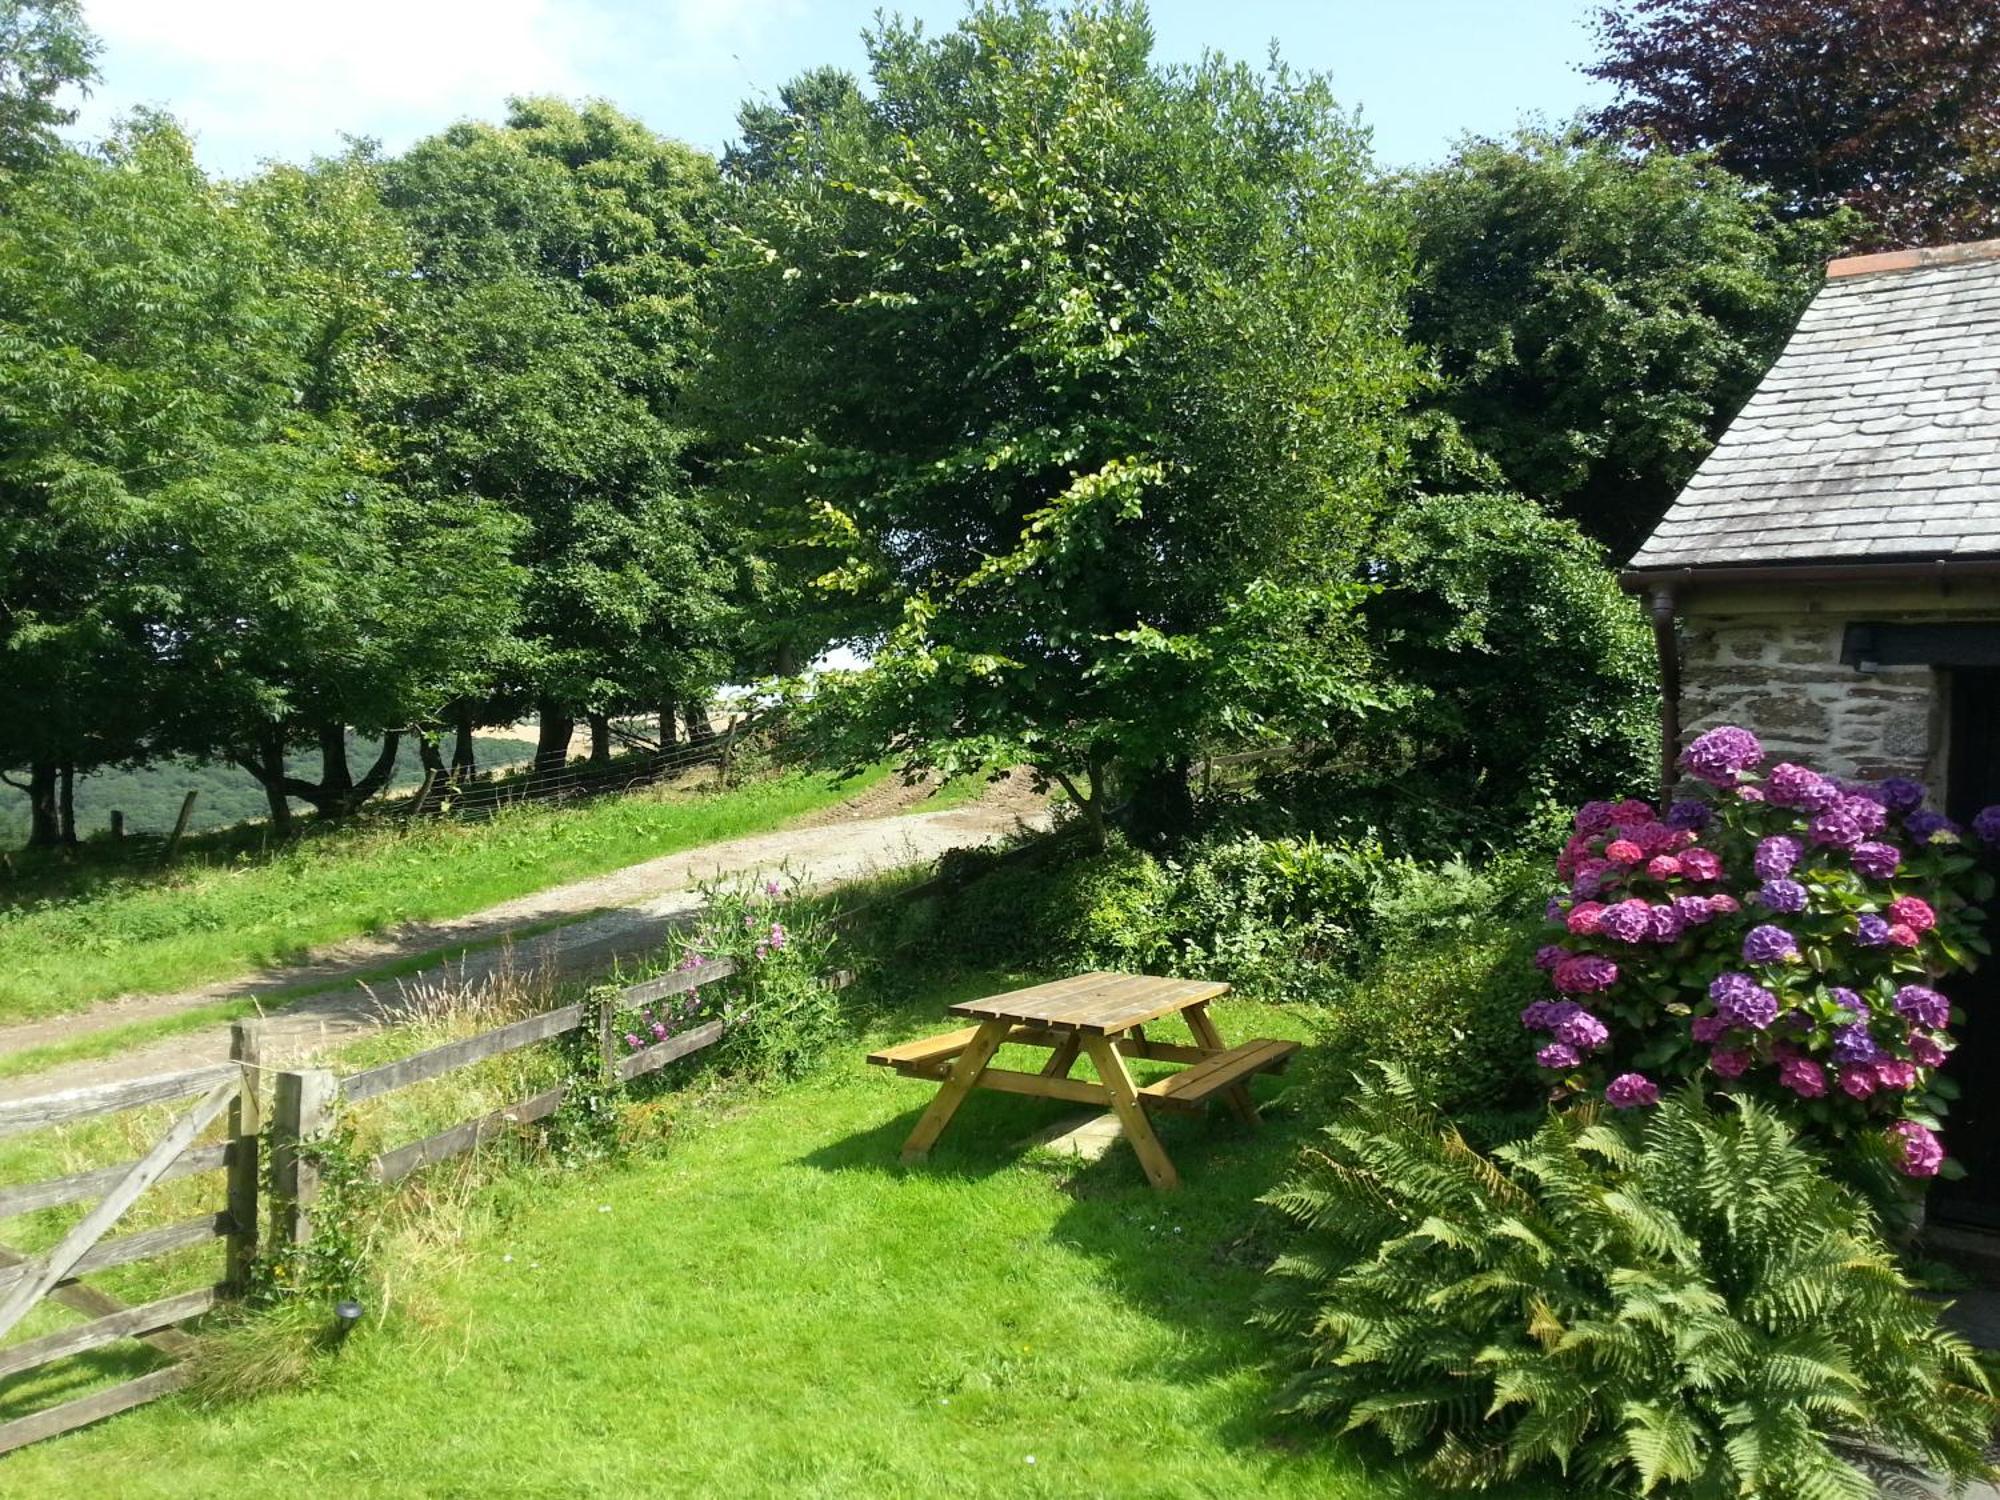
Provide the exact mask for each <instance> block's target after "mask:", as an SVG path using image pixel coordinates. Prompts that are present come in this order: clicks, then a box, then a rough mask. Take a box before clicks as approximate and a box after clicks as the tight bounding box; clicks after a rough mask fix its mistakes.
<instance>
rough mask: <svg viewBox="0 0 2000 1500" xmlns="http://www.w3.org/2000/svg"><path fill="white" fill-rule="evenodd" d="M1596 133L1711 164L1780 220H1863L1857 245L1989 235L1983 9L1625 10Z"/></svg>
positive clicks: (1946, 0) (1997, 159)
mask: <svg viewBox="0 0 2000 1500" xmlns="http://www.w3.org/2000/svg"><path fill="white" fill-rule="evenodd" d="M1597 35H1598V41H1599V44H1600V46H1601V47H1602V48H1603V53H1604V55H1603V56H1602V57H1601V58H1600V59H1599V60H1598V62H1596V63H1595V64H1594V65H1593V66H1591V67H1590V68H1589V69H1587V71H1588V72H1589V73H1591V74H1592V75H1593V76H1595V77H1597V78H1602V79H1605V80H1606V81H1608V82H1611V83H1614V84H1616V85H1617V86H1618V97H1617V99H1616V100H1615V101H1614V102H1613V104H1612V105H1611V106H1610V107H1609V108H1608V109H1606V110H1605V111H1604V112H1603V113H1602V115H1601V116H1600V124H1601V126H1602V127H1603V128H1605V129H1607V130H1609V131H1612V132H1615V133H1619V134H1624V133H1627V132H1637V133H1638V134H1640V135H1641V136H1643V137H1645V138H1648V139H1650V140H1653V141H1656V142H1658V143H1659V144H1661V145H1663V146H1665V147H1666V148H1667V149H1668V150H1671V151H1713V152H1714V153H1715V154H1716V156H1717V158H1718V159H1719V160H1720V161H1721V162H1722V163H1723V164H1724V165H1725V166H1727V167H1729V168H1730V169H1731V170H1732V171H1735V172H1737V173H1739V174H1741V175H1742V176H1744V177H1747V178H1749V179H1750V180H1751V181H1753V182H1759V183H1764V184H1768V185H1769V186H1770V187H1771V188H1772V189H1774V190H1775V192H1776V194H1777V197H1778V201H1779V204H1780V205H1781V207H1782V209H1783V210H1784V212H1786V213H1787V214H1790V215H1794V216H1800V215H1807V216H1810V215H1823V214H1825V213H1827V212H1829V211H1830V210H1831V209H1833V208H1834V207H1835V206H1837V205H1840V204H1845V205H1847V206H1848V207H1850V208H1852V209H1854V210H1855V211H1856V213H1857V214H1858V215H1859V219H1858V220H1857V221H1856V224H1855V228H1854V235H1853V243H1854V244H1855V245H1856V246H1858V247H1862V248H1869V249H1879V248H1893V247H1896V246H1902V245H1927V244H1941V243H1945V242H1948V241H1953V240H1970V239H1984V238H1987V237H1989V236H1993V235H2000V11H1996V10H1995V8H1994V6H1993V3H1992V0H1621V3H1619V4H1616V5H1607V6H1604V7H1603V8H1602V9H1600V11H1599V12H1598V22H1597Z"/></svg>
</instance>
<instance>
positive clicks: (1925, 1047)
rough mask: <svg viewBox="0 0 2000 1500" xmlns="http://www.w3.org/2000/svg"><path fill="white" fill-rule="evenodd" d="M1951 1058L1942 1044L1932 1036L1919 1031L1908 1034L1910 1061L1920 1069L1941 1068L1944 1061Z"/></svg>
mask: <svg viewBox="0 0 2000 1500" xmlns="http://www.w3.org/2000/svg"><path fill="white" fill-rule="evenodd" d="M1949 1056H1951V1054H1950V1053H1949V1052H1947V1051H1946V1050H1945V1049H1944V1046H1943V1044H1942V1043H1940V1042H1939V1041H1938V1039H1937V1038H1936V1037H1934V1036H1926V1035H1925V1034H1924V1033H1923V1032H1921V1031H1913V1032H1911V1033H1910V1061H1911V1062H1913V1063H1915V1064H1916V1065H1917V1066H1918V1067H1920V1068H1941V1067H1943V1066H1944V1060H1945V1059H1946V1058H1947V1057H1949Z"/></svg>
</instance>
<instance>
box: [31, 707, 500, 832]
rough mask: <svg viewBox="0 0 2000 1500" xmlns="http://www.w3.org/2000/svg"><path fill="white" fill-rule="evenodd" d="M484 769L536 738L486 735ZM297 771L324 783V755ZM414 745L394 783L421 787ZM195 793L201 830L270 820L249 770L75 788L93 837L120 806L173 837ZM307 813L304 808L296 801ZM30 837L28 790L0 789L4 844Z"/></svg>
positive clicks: (79, 813)
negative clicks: (185, 802) (321, 767)
mask: <svg viewBox="0 0 2000 1500" xmlns="http://www.w3.org/2000/svg"><path fill="white" fill-rule="evenodd" d="M380 743H381V742H380V741H378V740H356V741H355V742H354V743H353V745H352V746H351V747H350V748H349V751H348V758H349V761H350V763H351V764H352V765H353V767H354V774H355V775H357V776H359V775H360V774H361V773H362V771H363V770H365V769H366V768H367V767H368V766H369V765H370V764H371V763H372V762H373V761H374V758H375V752H376V750H377V749H378V748H379V746H380ZM474 745H475V747H476V751H477V754H478V757H479V765H480V768H481V769H482V770H485V769H490V768H492V767H496V766H506V765H514V764H517V763H519V762H521V761H524V760H527V759H528V758H529V757H531V756H532V755H533V754H534V753H535V746H534V742H533V741H532V740H521V739H512V738H506V737H502V736H497V735H494V736H488V735H480V736H478V737H476V739H475V740H474ZM291 765H292V770H293V772H294V774H296V775H299V776H303V777H307V778H309V779H317V778H318V776H319V755H318V753H317V752H312V751H307V752H301V753H299V754H297V755H294V756H293V757H292V760H291ZM423 779H424V778H423V770H422V767H421V766H420V765H419V763H418V761H417V750H416V746H415V745H414V744H411V743H409V742H407V741H406V742H405V743H404V746H403V752H402V756H401V758H400V759H399V760H398V761H397V764H396V780H395V785H396V786H399V787H407V788H411V789H414V788H415V787H416V785H417V784H418V783H419V782H420V781H422V780H423ZM190 791H197V792H199V793H200V794H201V795H200V796H198V797H197V798H195V804H194V820H193V823H192V826H193V827H194V828H196V829H203V828H221V827H223V826H225V825H226V824H230V823H244V822H248V821H250V820H251V819H253V818H257V819H261V818H262V817H263V816H264V815H265V811H266V807H265V802H264V789H263V788H262V787H261V786H259V785H258V784H257V783H256V782H255V781H253V780H251V778H250V776H249V775H248V773H246V772H243V771H239V770H237V769H236V767H234V766H201V765H195V764H193V763H192V762H189V761H181V760H171V761H163V762H161V763H160V764H159V765H155V766H143V767H140V768H139V769H137V770H131V771H102V772H99V773H98V774H97V775H94V776H83V777H79V778H78V779H77V783H76V831H77V834H78V836H79V837H82V838H88V837H90V835H91V834H93V833H99V832H102V831H103V830H104V829H105V828H107V827H109V826H110V823H111V812H112V809H113V808H116V809H118V810H119V811H120V812H123V813H124V814H125V827H126V830H127V831H128V832H130V833H161V834H164V833H167V832H169V831H170V830H171V829H172V828H173V826H174V819H175V817H176V816H178V815H179V813H180V810H181V799H182V798H183V797H185V796H186V795H187V794H188V793H189V792H190ZM293 805H294V806H295V807H298V808H299V810H300V811H302V812H303V811H305V810H306V809H305V808H304V807H303V805H301V804H298V803H294V804H293ZM27 836H28V799H27V796H26V794H25V793H22V792H18V791H16V790H14V788H13V787H11V786H7V785H5V784H0V847H6V846H9V845H17V844H19V843H21V842H22V841H23V840H24V839H26V838H27Z"/></svg>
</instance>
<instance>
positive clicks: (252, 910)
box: [0, 773, 885, 1023]
mask: <svg viewBox="0 0 2000 1500" xmlns="http://www.w3.org/2000/svg"><path fill="white" fill-rule="evenodd" d="M877 774H878V775H879V774H885V773H877ZM865 784H866V783H865V782H862V783H855V782H850V783H848V784H847V785H845V786H842V787H834V786H832V785H830V784H829V783H828V782H827V781H826V780H825V778H823V777H817V776H804V775H787V776H780V777H774V778H770V779H764V780H758V781H754V782H750V783H747V784H745V785H742V786H739V787H736V788H734V789H731V790H728V791H717V790H714V789H712V788H711V789H703V790H700V791H687V792H677V791H673V790H654V791H648V792H640V793H635V794H633V795H631V796H626V797H606V798H601V799H598V800H595V801H591V802H586V803H581V804H572V805H569V806H565V807H532V806H530V807H523V808H520V809H517V810H514V811H511V812H508V813H504V814H502V815H501V816H499V817H496V818H494V819H492V820H491V821H489V822H482V823H465V824H457V823H451V822H445V821H438V822H424V823H421V824H418V825H415V826H405V825H402V824H396V825H393V826H383V825H374V826H365V827H359V828H350V829H330V830H322V831H319V832H316V833H315V834H313V835H311V836H309V837H307V838H304V839H302V840H300V841H299V842H297V843H296V844H294V845H291V846H290V847H286V848H282V849H279V850H277V851H275V852H266V853H258V852H256V851H254V850H253V849H251V848H247V847H236V846H234V845H231V844H228V843H220V844H205V845H199V846H197V847H196V848H195V849H194V850H193V851H192V852H191V854H190V856H189V857H188V858H187V859H186V860H185V861H183V862H182V863H180V864H178V865H176V866H175V867H174V868H173V869H172V870H170V871H164V872H162V871H152V872H146V871H102V870H99V871H91V870H88V869H86V870H83V871H81V872H78V873H76V874H73V875H70V876H68V877H66V879H65V881H64V886H63V888H62V889H61V890H60V892H59V893H58V894H55V895H52V896H48V897H44V898H43V899H39V900H33V901H27V900H23V899H22V895H23V892H22V891H21V890H19V889H16V891H15V892H13V896H12V900H13V904H10V905H7V906H5V907H0V1023H3V1022H6V1021H21V1020H30V1019H34V1018H37V1017H41V1016H50V1015H59V1014H62V1013H63V1012H65V1011H68V1010H72V1009H75V1008H77V1007H79V1006H82V1005H85V1004H88V1003H90V1002H91V1001H94V1000H101V999H106V998H109V997H112V996H115V995H120V994H134V993H147V992H153V991H160V990H169V989H177V988H182V987H185V986H188V985H194V984H200V983H202V982H204V981H207V980H213V979H222V978H228V977H232V976H234V975H237V974H241V973H245V972H248V971H251V970H255V969H257V968H260V967H263V966H267V965H273V964H280V963H284V962H287V961H290V960H295V959H298V958H300V957H302V956H303V955H305V954H306V953H308V952H309V951H311V950H312V949H314V948H316V947H320V946H323V945H325V944H328V943H335V942H339V941H340V940H342V939H343V938H351V937H356V936H359V935H362V934H365V933H371V932H377V931H381V930H383V929H385V928H388V927H392V926H394V925H395V924H397V923H399V922H409V921H428V920H437V919H441V918H448V917H457V916H463V915H465V914H466V913H468V912H474V911H478V910H480V909H481V908H483V907H486V906H490V905H492V904H494V903H495V902H499V901H505V900H508V899H510V898H512V897H515V896H521V895H526V894H528V893H529V892H532V891H537V890H543V889H546V888H547V887H549V886H553V885H560V884H562V883H563V882H565V881H570V880H579V879H582V878H584V877H586V876H591V875H598V874H602V873H604V872H605V871H607V870H615V869H618V868H620V867H622V866H625V865H630V864H636V863H638V862H639V861H641V860H646V859H652V858H656V857H658V856H660V855H664V854H672V853H675V852H677V851H679V850H683V849H692V848H697V847H699V846H701V845H703V844H709V843H714V842H717V841H718V840H722V839H729V838H740V837H743V836H744V835H747V834H753V833H760V832H764V831H766V830H769V829H772V828H776V827H778V826H780V825H782V824H783V823H785V822H787V821H789V820H790V819H792V818H795V817H798V816H800V815H801V814H804V813H807V812H811V811H813V810H814V809H816V808H820V807H824V806H827V805H828V804H830V803H833V802H837V801H839V800H840V799H842V798H843V797H847V796H850V795H852V794H853V793H854V792H855V791H856V790H858V789H859V787H860V786H862V785H865Z"/></svg>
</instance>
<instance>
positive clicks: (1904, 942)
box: [1889, 922, 1923, 948]
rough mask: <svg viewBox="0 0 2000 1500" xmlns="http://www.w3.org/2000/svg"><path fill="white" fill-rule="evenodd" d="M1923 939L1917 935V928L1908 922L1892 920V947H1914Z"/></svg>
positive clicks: (1890, 940) (1890, 928) (1890, 927)
mask: <svg viewBox="0 0 2000 1500" xmlns="http://www.w3.org/2000/svg"><path fill="white" fill-rule="evenodd" d="M1922 941H1923V939H1922V938H1921V937H1919V936H1918V935H1917V929H1916V928H1914V927H1912V926H1911V925H1910V924H1909V923H1908V922H1891V923H1890V924H1889V944H1890V946H1891V947H1894V948H1914V947H1916V946H1917V944H1918V943H1920V942H1922Z"/></svg>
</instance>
